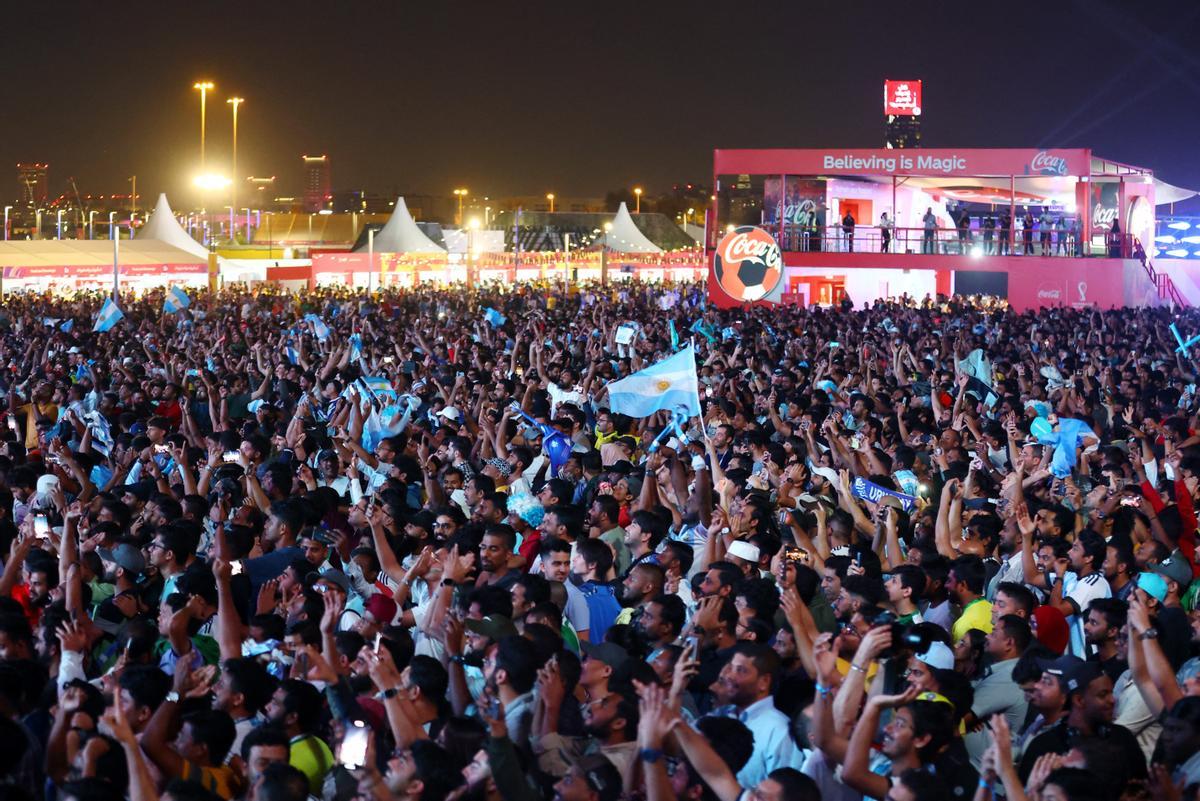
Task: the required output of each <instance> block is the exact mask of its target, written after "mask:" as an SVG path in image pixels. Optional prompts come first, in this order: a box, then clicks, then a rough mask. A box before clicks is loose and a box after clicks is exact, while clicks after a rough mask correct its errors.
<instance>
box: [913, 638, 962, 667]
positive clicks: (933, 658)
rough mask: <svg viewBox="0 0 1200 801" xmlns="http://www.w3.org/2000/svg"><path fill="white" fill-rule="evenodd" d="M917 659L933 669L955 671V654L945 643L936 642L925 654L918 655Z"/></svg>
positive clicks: (931, 644) (932, 643) (930, 645)
mask: <svg viewBox="0 0 1200 801" xmlns="http://www.w3.org/2000/svg"><path fill="white" fill-rule="evenodd" d="M917 659H920V660H921V661H922V662H924V663H925V664H927V665H929V666H930V667H931V668H937V669H938V670H954V652H953V651H951V650H950V646H949V645H946V643H944V642H938V641H937V640H934V641H933V642H931V643H929V647H928V648H926V649H925V653H922V654H917Z"/></svg>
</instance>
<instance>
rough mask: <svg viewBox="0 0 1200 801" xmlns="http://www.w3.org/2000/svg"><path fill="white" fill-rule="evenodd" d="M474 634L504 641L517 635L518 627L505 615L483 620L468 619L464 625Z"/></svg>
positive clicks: (488, 617) (492, 616)
mask: <svg viewBox="0 0 1200 801" xmlns="http://www.w3.org/2000/svg"><path fill="white" fill-rule="evenodd" d="M463 625H464V626H465V627H466V629H467V631H469V632H471V633H472V634H482V635H483V636H484V637H487V638H488V639H489V640H502V639H504V638H505V637H511V636H512V635H514V634H517V633H518V632H517V627H516V626H514V625H513V622H512V621H511V620H509V619H508V618H506V617H505V616H504V615H488V616H487V617H485V618H483V619H482V620H475V619H473V618H467V620H466V621H465V622H464V624H463Z"/></svg>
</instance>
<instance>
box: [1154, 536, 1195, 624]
mask: <svg viewBox="0 0 1200 801" xmlns="http://www.w3.org/2000/svg"><path fill="white" fill-rule="evenodd" d="M1146 569H1147V570H1149V571H1150V572H1151V573H1157V574H1158V575H1160V576H1162V577H1163V578H1164V579H1166V580H1167V597H1166V598H1164V599H1163V602H1162V603H1163V606H1166V607H1169V608H1172V609H1180V608H1182V607H1183V596H1184V595H1185V594H1186V593H1187V590H1188V587H1190V586H1191V584H1192V568H1191V565H1189V564H1188V563H1187V557H1185V556H1184V555H1183V553H1182V552H1181V551H1180V550H1179V549H1178V548H1176V549H1175V550H1174V551H1172V552H1171V555H1170V556H1168V557H1167V558H1166V559H1164V560H1162V561H1161V562H1159V563H1158V564H1156V565H1147V566H1146Z"/></svg>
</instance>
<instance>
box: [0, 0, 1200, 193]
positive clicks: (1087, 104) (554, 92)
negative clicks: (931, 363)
mask: <svg viewBox="0 0 1200 801" xmlns="http://www.w3.org/2000/svg"><path fill="white" fill-rule="evenodd" d="M1138 5H1139V8H1137V9H1136V10H1131V9H1132V7H1133V6H1134V4H1132V3H1118V2H1115V1H1114V0H1104V1H1103V2H1100V1H1097V2H1092V1H1090V0H1089V1H1088V2H1085V1H1084V0H1077V2H1073V3H1072V2H1065V3H1058V2H1047V3H1040V4H1037V5H1036V11H1035V10H1034V8H1035V6H1034V5H1033V4H1028V3H991V4H982V3H970V2H960V3H922V2H908V3H888V4H886V6H887V8H888V9H889V10H887V11H883V10H881V9H883V8H884V6H885V4H884V3H852V2H842V3H826V2H811V0H806V1H805V2H798V1H795V0H793V2H781V3H756V2H724V3H686V4H685V3H674V2H655V0H642V2H636V3H623V2H615V1H614V2H599V3H584V2H579V1H578V0H566V2H563V1H562V0H559V2H540V1H537V0H530V1H529V2H521V3H515V2H513V3H502V2H501V3H474V2H472V3H459V2H440V1H439V0H426V1H425V2H420V3H414V2H395V3H371V2H361V3H360V2H346V1H345V0H343V1H342V2H325V3H311V2H289V3H282V2H272V3H268V2H241V3H236V4H234V3H230V4H225V3H219V2H211V3H196V2H193V3H187V4H184V3H177V2H167V3H158V4H149V3H147V4H144V5H143V4H139V3H120V4H114V3H89V4H86V5H84V4H82V3H74V2H65V3H56V4H48V3H39V2H29V3H20V4H16V3H6V4H5V6H4V12H3V13H4V20H3V24H2V25H0V46H2V47H3V52H4V58H3V62H4V63H5V64H6V69H5V74H4V78H3V82H2V83H0V101H2V103H0V108H3V109H4V114H3V117H0V120H2V123H0V163H7V164H9V165H11V164H13V163H14V162H17V161H35V160H36V161H48V162H50V164H51V187H50V188H51V192H52V194H56V193H57V192H59V191H63V190H64V189H65V182H66V179H67V176H69V175H74V176H75V177H76V179H77V180H78V182H79V187H80V190H81V191H83V192H84V193H88V192H92V193H104V192H114V191H128V183H127V181H126V179H127V178H128V176H130V175H133V174H135V173H136V174H137V175H138V190H139V193H140V194H141V195H142V196H143V198H148V197H152V196H153V194H155V193H157V192H159V191H167V192H168V193H181V192H182V191H183V189H184V187H185V186H187V185H188V183H189V181H190V178H191V176H193V175H194V174H196V173H197V172H198V166H199V93H198V92H197V91H195V90H193V89H192V88H191V87H192V83H193V82H194V81H195V80H197V79H200V78H208V79H211V80H213V81H214V82H215V83H216V86H217V88H216V89H215V90H214V92H213V93H211V94H210V96H209V106H208V110H209V117H208V119H209V129H208V130H209V137H208V158H209V166H210V168H218V169H225V170H227V169H228V167H227V165H228V160H229V143H230V128H231V118H230V113H229V106H228V105H227V104H226V103H225V98H227V97H230V96H231V95H233V94H237V95H240V96H241V97H244V98H246V103H245V104H244V105H243V106H242V109H241V112H240V115H239V162H240V164H239V167H240V169H239V172H240V173H241V174H242V175H250V174H254V175H272V174H273V175H277V176H279V191H280V192H298V191H299V189H300V173H301V168H300V158H299V157H300V155H301V154H302V153H309V154H319V153H328V154H329V155H330V156H331V158H332V163H333V184H334V189H335V190H341V189H359V188H362V189H367V190H369V191H377V192H381V193H389V192H391V191H393V190H400V191H404V192H410V193H417V192H428V193H437V194H448V193H449V191H450V189H451V188H452V187H454V186H458V185H465V186H468V187H470V189H471V190H472V192H473V193H476V194H491V195H511V194H524V193H544V192H547V191H555V192H558V193H559V194H560V195H564V196H565V195H585V196H603V194H604V193H605V191H607V190H609V189H614V188H619V187H622V186H632V185H634V184H635V183H636V184H640V185H642V186H644V187H646V189H647V192H649V193H655V192H657V191H663V190H665V189H667V188H669V185H670V184H672V183H675V182H679V181H707V180H708V179H709V176H710V174H711V161H712V157H711V151H712V149H713V148H714V147H786V146H792V147H831V146H837V147H843V146H844V147H877V146H881V145H882V139H883V123H882V110H881V106H882V83H883V80H884V78H885V77H892V78H921V79H923V80H924V82H925V85H924V86H925V89H924V91H925V96H924V110H925V114H926V117H925V120H924V123H923V124H924V144H925V146H927V147H938V146H956V147H989V146H994V147H1000V146H1005V147H1010V146H1011V147H1031V146H1063V147H1091V148H1093V150H1094V151H1095V152H1096V153H1097V154H1100V155H1105V156H1108V157H1110V158H1113V159H1117V160H1120V161H1125V162H1128V163H1133V164H1137V165H1141V166H1148V167H1151V168H1153V169H1154V170H1155V171H1156V173H1157V174H1158V175H1159V177H1161V178H1163V179H1164V180H1167V181H1170V182H1172V183H1176V184H1180V185H1183V186H1188V187H1194V188H1200V159H1198V158H1197V157H1196V150H1197V146H1198V144H1200V136H1198V135H1197V134H1198V123H1200V110H1198V109H1200V55H1198V51H1196V50H1195V49H1194V47H1193V44H1194V42H1195V41H1196V40H1197V34H1198V33H1200V3H1195V2H1192V3H1189V4H1178V5H1167V4H1156V3H1144V4H1138ZM3 169H4V171H5V172H12V168H11V166H10V167H5V168H3ZM0 180H2V181H3V183H2V184H0V185H2V186H3V187H4V196H5V197H6V198H7V197H9V196H12V195H15V192H16V179H15V174H13V175H12V176H11V177H10V176H6V175H4V174H3V173H0ZM143 202H145V201H143Z"/></svg>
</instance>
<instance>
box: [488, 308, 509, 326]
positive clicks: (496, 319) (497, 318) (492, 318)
mask: <svg viewBox="0 0 1200 801" xmlns="http://www.w3.org/2000/svg"><path fill="white" fill-rule="evenodd" d="M483 319H484V320H487V322H488V324H489V325H491V326H492V327H494V328H499V327H500V326H502V325H504V324H505V323H506V322H508V318H507V317H505V316H504V315H503V314H501V313H500V312H498V311H496V310H495V309H493V308H492V307H491V306H488V307H487V308H485V309H484V310H483Z"/></svg>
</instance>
